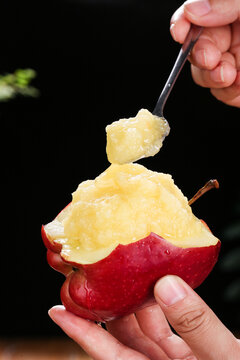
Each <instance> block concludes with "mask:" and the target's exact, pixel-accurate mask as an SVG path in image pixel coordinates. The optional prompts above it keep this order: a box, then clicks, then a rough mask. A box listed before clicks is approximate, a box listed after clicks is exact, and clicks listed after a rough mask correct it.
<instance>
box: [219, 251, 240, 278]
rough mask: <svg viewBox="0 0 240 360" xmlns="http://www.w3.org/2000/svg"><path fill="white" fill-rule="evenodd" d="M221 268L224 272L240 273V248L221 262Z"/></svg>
mask: <svg viewBox="0 0 240 360" xmlns="http://www.w3.org/2000/svg"><path fill="white" fill-rule="evenodd" d="M219 267H220V269H221V270H222V271H227V272H231V271H240V248H235V249H233V250H231V251H229V252H228V253H227V254H226V255H225V256H224V257H223V258H222V259H221V261H219ZM239 281H240V280H239Z"/></svg>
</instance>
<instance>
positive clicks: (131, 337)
mask: <svg viewBox="0 0 240 360" xmlns="http://www.w3.org/2000/svg"><path fill="white" fill-rule="evenodd" d="M107 329H108V331H109V332H110V333H111V334H112V335H113V336H114V337H115V338H116V339H118V340H119V341H120V342H121V343H123V344H124V345H126V346H128V347H131V348H132V349H135V350H137V351H139V352H141V353H143V354H145V355H146V356H147V357H148V358H150V359H151V360H169V357H168V356H167V355H166V354H165V353H164V351H163V350H162V349H160V348H159V346H158V345H157V344H155V343H154V342H153V341H152V340H150V339H149V338H148V337H147V336H145V335H144V334H143V332H142V330H141V329H140V327H139V325H138V322H137V320H136V317H135V315H134V314H132V315H129V316H125V317H123V318H121V319H117V320H113V321H110V322H108V323H107ZM155 329H156V328H152V331H153V332H155Z"/></svg>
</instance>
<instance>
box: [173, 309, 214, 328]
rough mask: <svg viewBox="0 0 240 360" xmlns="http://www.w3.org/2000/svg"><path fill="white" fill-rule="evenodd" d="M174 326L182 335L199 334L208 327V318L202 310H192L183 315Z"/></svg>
mask: <svg viewBox="0 0 240 360" xmlns="http://www.w3.org/2000/svg"><path fill="white" fill-rule="evenodd" d="M176 325H177V329H178V331H179V332H180V333H182V334H186V333H189V332H200V331H202V330H204V329H205V328H206V327H207V326H208V316H206V311H205V309H204V308H197V309H192V310H189V311H188V312H186V313H184V314H183V315H182V316H181V317H180V318H179V319H178V322H177V324H176Z"/></svg>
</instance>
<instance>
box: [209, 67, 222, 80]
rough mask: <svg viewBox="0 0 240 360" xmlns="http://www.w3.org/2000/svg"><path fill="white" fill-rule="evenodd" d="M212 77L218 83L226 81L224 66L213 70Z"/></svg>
mask: <svg viewBox="0 0 240 360" xmlns="http://www.w3.org/2000/svg"><path fill="white" fill-rule="evenodd" d="M210 76H211V78H212V80H213V81H215V82H217V83H222V82H224V81H225V79H224V66H223V65H220V66H218V67H217V68H216V69H215V70H212V71H211V73H210Z"/></svg>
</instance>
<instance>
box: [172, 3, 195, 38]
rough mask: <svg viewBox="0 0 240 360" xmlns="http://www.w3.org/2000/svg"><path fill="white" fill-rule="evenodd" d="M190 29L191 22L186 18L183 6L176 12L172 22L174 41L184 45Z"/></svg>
mask: <svg viewBox="0 0 240 360" xmlns="http://www.w3.org/2000/svg"><path fill="white" fill-rule="evenodd" d="M189 29H190V22H189V21H188V20H187V19H186V18H185V16H184V12H183V5H182V6H181V7H180V8H179V9H177V11H175V13H174V14H173V16H172V18H171V21H170V33H171V35H172V37H173V39H174V40H175V41H177V42H179V43H181V44H182V43H183V42H184V40H185V38H186V36H187V33H188V31H189Z"/></svg>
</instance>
